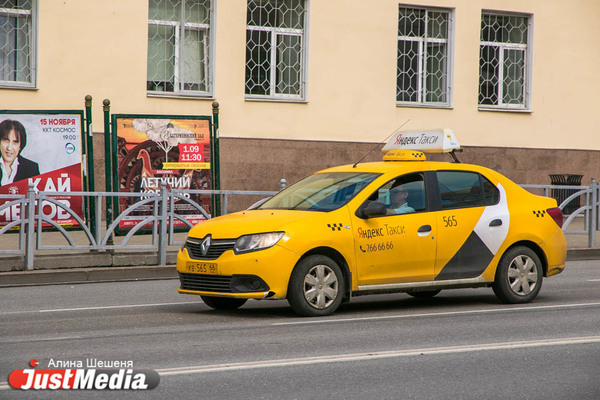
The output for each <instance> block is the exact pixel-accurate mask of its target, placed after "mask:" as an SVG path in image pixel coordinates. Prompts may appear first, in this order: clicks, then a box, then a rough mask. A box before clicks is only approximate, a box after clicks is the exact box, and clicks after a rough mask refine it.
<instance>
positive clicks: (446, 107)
mask: <svg viewBox="0 0 600 400" xmlns="http://www.w3.org/2000/svg"><path fill="white" fill-rule="evenodd" d="M396 107H413V108H436V109H444V110H452V109H453V108H454V107H453V106H452V105H451V104H431V103H399V102H396Z"/></svg>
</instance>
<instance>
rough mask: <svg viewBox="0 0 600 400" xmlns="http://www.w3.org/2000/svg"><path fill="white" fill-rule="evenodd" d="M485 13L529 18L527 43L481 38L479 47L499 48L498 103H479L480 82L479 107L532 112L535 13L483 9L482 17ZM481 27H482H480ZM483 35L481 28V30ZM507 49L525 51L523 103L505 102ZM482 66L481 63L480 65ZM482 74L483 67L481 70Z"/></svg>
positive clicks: (484, 109) (489, 109)
mask: <svg viewBox="0 0 600 400" xmlns="http://www.w3.org/2000/svg"><path fill="white" fill-rule="evenodd" d="M485 15H494V16H506V17H521V18H525V19H527V44H519V43H505V42H488V41H483V40H480V45H479V48H480V49H481V48H482V47H483V46H488V47H496V48H498V55H499V60H498V69H499V70H498V83H497V85H498V86H497V90H498V104H496V105H492V104H480V103H479V95H480V90H481V89H480V87H479V83H478V92H477V97H478V100H477V104H478V109H479V110H483V111H524V112H531V80H532V71H533V68H532V61H533V50H532V43H533V15H532V14H521V13H510V12H499V11H493V10H483V11H482V13H481V18H482V19H483V17H484V16H485ZM480 29H481V28H480ZM480 36H481V30H480ZM507 50H520V51H523V52H524V53H525V57H523V60H524V63H525V65H524V74H523V79H524V82H523V93H522V95H523V104H510V103H504V102H503V98H504V61H505V53H506V51H507ZM479 68H481V64H480V66H479ZM479 73H480V74H481V69H480V71H479Z"/></svg>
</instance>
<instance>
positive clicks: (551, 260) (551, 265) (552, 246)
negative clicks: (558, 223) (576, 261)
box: [540, 230, 567, 276]
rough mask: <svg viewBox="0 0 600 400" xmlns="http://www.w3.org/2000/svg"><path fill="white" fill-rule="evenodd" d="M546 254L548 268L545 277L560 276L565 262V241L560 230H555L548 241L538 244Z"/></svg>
mask: <svg viewBox="0 0 600 400" xmlns="http://www.w3.org/2000/svg"><path fill="white" fill-rule="evenodd" d="M540 246H541V248H542V249H543V250H544V253H545V254H546V261H547V262H548V267H547V270H546V276H553V275H556V274H560V273H561V272H562V271H563V270H564V269H565V261H566V260H567V239H566V238H565V235H564V233H563V232H562V230H557V231H556V232H555V233H554V235H552V236H551V237H550V238H549V239H548V240H546V241H545V242H543V243H541V244H540Z"/></svg>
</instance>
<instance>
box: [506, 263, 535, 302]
mask: <svg viewBox="0 0 600 400" xmlns="http://www.w3.org/2000/svg"><path fill="white" fill-rule="evenodd" d="M538 279H539V277H538V266H537V264H536V263H535V261H533V259H532V258H531V257H529V256H526V255H519V256H517V257H515V258H514V259H513V260H512V261H511V263H510V265H509V266H508V284H509V286H510V289H511V290H512V291H513V293H515V294H517V295H519V296H527V295H528V294H529V293H531V292H532V291H533V290H534V289H535V288H536V287H537V284H538Z"/></svg>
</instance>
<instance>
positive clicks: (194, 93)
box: [146, 0, 216, 98]
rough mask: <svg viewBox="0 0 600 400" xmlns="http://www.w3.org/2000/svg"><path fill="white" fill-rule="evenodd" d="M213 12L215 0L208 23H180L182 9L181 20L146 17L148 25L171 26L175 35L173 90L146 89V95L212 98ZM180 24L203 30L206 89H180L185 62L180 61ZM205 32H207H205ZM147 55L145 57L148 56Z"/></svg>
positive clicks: (182, 15)
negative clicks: (205, 57)
mask: <svg viewBox="0 0 600 400" xmlns="http://www.w3.org/2000/svg"><path fill="white" fill-rule="evenodd" d="M181 7H182V9H183V10H184V9H185V6H184V2H182V5H181ZM215 14H216V0H211V1H210V23H209V24H202V23H190V22H186V23H182V21H183V18H185V14H184V12H183V11H182V13H181V18H182V20H181V21H166V20H156V19H148V26H150V25H154V26H172V27H173V28H174V35H175V43H174V52H175V54H174V55H175V65H174V66H173V91H172V92H169V91H161V90H147V94H148V96H151V97H178V98H179V97H196V98H197V97H202V98H212V97H213V90H214V58H215V57H214V53H215V31H216V27H215V20H216V19H215ZM182 25H183V28H184V29H185V30H186V31H204V32H205V37H206V40H204V43H203V46H204V54H206V55H207V58H208V62H207V63H206V64H205V65H204V68H205V70H206V72H205V80H206V82H205V84H206V89H207V90H205V91H203V90H185V89H183V90H182V89H180V87H181V77H182V76H184V71H183V69H184V68H185V64H184V63H183V62H181V59H182V58H183V52H184V46H182V45H181V33H182ZM206 32H207V33H206ZM148 56H149V55H147V56H146V57H148ZM148 79H149V77H148V76H147V74H146V81H148Z"/></svg>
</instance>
